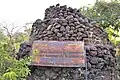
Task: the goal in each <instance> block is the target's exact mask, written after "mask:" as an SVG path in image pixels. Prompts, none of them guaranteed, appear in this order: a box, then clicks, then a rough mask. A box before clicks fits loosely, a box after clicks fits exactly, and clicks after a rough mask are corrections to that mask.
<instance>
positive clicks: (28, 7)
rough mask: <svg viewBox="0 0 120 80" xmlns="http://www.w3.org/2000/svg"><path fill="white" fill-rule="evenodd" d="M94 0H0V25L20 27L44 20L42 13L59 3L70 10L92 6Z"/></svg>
mask: <svg viewBox="0 0 120 80" xmlns="http://www.w3.org/2000/svg"><path fill="white" fill-rule="evenodd" d="M94 2H95V0H0V23H4V22H6V23H10V24H11V23H13V24H14V25H18V26H22V25H24V24H25V23H31V22H34V21H35V20H36V19H43V18H44V11H45V9H46V8H48V7H49V6H51V5H55V4H57V3H60V5H67V6H69V7H72V8H80V7H81V6H87V5H88V4H94Z"/></svg>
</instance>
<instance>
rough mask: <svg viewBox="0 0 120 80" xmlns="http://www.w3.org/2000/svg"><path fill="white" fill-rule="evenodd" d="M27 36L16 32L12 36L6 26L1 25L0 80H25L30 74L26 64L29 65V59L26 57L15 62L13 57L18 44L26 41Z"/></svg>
mask: <svg viewBox="0 0 120 80" xmlns="http://www.w3.org/2000/svg"><path fill="white" fill-rule="evenodd" d="M12 30H13V29H12ZM3 31H4V32H3ZM5 31H6V32H5ZM5 33H6V34H5ZM28 36H29V35H28V34H26V33H24V32H23V33H22V32H18V31H17V34H16V33H14V34H12V31H11V32H9V30H8V28H7V27H6V26H3V25H1V29H0V80H25V79H26V77H27V76H28V74H29V73H30V70H29V68H28V64H29V63H30V60H31V58H30V57H28V58H25V59H20V60H17V59H16V57H15V55H16V52H17V49H19V47H18V46H19V44H20V43H21V42H22V41H24V40H27V39H28Z"/></svg>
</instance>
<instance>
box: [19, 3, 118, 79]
mask: <svg viewBox="0 0 120 80" xmlns="http://www.w3.org/2000/svg"><path fill="white" fill-rule="evenodd" d="M107 37H108V36H107V33H106V32H105V31H104V30H103V29H102V28H101V27H99V26H98V25H96V24H95V22H93V21H92V20H90V19H88V18H86V17H85V16H83V15H82V14H81V13H80V12H79V10H77V9H72V8H71V7H67V6H66V5H65V6H60V5H59V4H57V5H56V6H50V7H49V8H47V9H46V10H45V17H44V19H43V20H40V19H38V20H36V21H35V22H34V23H33V25H32V31H31V34H30V45H32V42H33V41H35V40H45V41H50V40H57V41H84V42H85V50H86V58H87V78H88V79H87V80H117V79H115V75H113V74H114V72H115V66H116V59H115V50H114V46H113V45H112V44H111V42H110V41H109V40H108V38H107ZM24 45H25V46H26V47H27V48H29V49H30V47H31V46H27V44H24ZM22 47H23V46H21V48H20V50H19V52H18V58H22V57H24V56H25V54H29V53H30V51H27V48H23V49H22ZM30 69H31V75H30V76H28V79H27V80H85V70H86V68H60V67H36V66H32V67H30Z"/></svg>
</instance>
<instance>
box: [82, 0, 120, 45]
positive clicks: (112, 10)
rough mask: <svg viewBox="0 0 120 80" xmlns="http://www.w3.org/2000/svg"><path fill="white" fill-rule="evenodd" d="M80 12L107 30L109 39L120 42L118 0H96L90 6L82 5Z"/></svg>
mask: <svg viewBox="0 0 120 80" xmlns="http://www.w3.org/2000/svg"><path fill="white" fill-rule="evenodd" d="M80 10H81V12H82V13H83V14H84V15H86V16H87V17H89V18H90V19H92V20H95V21H96V22H97V24H98V25H100V26H102V27H103V28H104V29H106V31H107V32H108V36H109V39H110V40H111V41H112V42H113V43H114V44H115V45H118V44H120V1H119V0H112V1H111V2H106V1H105V0H97V1H96V3H95V5H93V6H92V7H82V8H80Z"/></svg>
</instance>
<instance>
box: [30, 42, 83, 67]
mask: <svg viewBox="0 0 120 80" xmlns="http://www.w3.org/2000/svg"><path fill="white" fill-rule="evenodd" d="M32 56H33V58H34V59H33V60H32V63H31V64H32V65H35V66H54V67H85V50H84V43H83V42H81V41H34V42H33V45H32Z"/></svg>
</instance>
